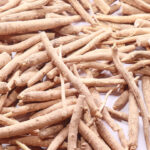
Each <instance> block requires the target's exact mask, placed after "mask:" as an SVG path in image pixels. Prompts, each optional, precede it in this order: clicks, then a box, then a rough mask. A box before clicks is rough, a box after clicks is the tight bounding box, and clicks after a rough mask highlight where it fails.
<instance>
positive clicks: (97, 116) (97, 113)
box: [95, 110, 103, 119]
mask: <svg viewBox="0 0 150 150" xmlns="http://www.w3.org/2000/svg"><path fill="white" fill-rule="evenodd" d="M95 117H96V118H100V119H101V118H102V117H103V116H102V114H101V113H100V112H99V110H97V111H96V113H95Z"/></svg>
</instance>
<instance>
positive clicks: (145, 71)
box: [134, 66, 150, 76]
mask: <svg viewBox="0 0 150 150" xmlns="http://www.w3.org/2000/svg"><path fill="white" fill-rule="evenodd" d="M149 69H150V68H149V67H148V66H146V67H145V68H142V69H139V70H136V71H134V73H135V74H142V75H146V76H150V70H149Z"/></svg>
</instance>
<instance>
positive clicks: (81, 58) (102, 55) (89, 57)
mask: <svg viewBox="0 0 150 150" xmlns="http://www.w3.org/2000/svg"><path fill="white" fill-rule="evenodd" d="M126 55H127V54H125V53H119V56H120V58H123V57H125V56H126ZM95 60H110V61H111V60H112V53H107V52H99V53H97V54H95V53H94V54H85V55H78V56H72V57H67V58H64V59H63V61H64V62H65V63H68V62H85V61H95Z"/></svg>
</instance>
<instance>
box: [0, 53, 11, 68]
mask: <svg viewBox="0 0 150 150" xmlns="http://www.w3.org/2000/svg"><path fill="white" fill-rule="evenodd" d="M10 60H11V57H10V55H9V54H8V53H6V52H3V53H1V54H0V69H1V68H3V67H4V66H5V65H6V64H7V63H8V62H9V61H10Z"/></svg>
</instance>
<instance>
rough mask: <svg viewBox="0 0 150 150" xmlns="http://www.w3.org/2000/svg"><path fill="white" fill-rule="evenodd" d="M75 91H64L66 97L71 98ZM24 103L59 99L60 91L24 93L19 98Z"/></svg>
mask: <svg viewBox="0 0 150 150" xmlns="http://www.w3.org/2000/svg"><path fill="white" fill-rule="evenodd" d="M77 93H78V92H77V90H76V89H66V90H65V94H66V96H73V95H74V94H77ZM19 98H20V99H22V100H23V101H24V102H35V101H36V102H40V101H49V100H54V99H58V98H61V90H49V91H31V92H25V93H23V94H22V95H20V96H19Z"/></svg>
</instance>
